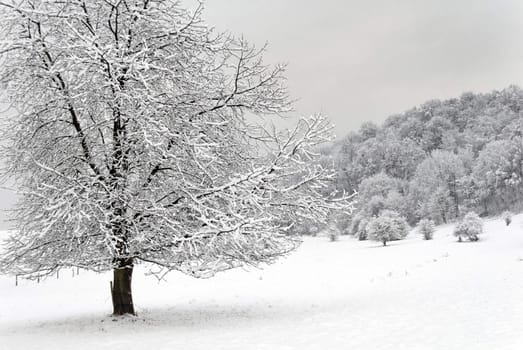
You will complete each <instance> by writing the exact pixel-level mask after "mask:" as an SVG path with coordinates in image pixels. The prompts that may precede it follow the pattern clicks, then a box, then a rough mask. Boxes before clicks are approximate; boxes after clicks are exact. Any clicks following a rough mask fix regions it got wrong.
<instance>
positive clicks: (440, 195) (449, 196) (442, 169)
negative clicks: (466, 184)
mask: <svg viewBox="0 0 523 350" xmlns="http://www.w3.org/2000/svg"><path fill="white" fill-rule="evenodd" d="M464 175H465V168H464V165H463V161H462V160H461V158H460V157H459V156H458V155H456V154H454V153H451V152H448V151H440V150H436V151H434V152H432V154H431V155H430V157H428V158H426V159H425V160H424V161H423V162H422V163H421V164H420V165H419V166H418V168H417V170H416V175H415V176H414V178H413V179H412V181H411V188H410V190H411V196H412V197H413V201H414V202H415V203H417V207H418V208H419V209H418V214H419V216H421V217H432V218H434V219H438V218H441V220H442V221H444V222H445V221H447V220H448V219H450V218H454V217H458V216H459V188H458V186H459V180H460V178H461V177H463V176H464ZM441 210H444V211H441Z"/></svg>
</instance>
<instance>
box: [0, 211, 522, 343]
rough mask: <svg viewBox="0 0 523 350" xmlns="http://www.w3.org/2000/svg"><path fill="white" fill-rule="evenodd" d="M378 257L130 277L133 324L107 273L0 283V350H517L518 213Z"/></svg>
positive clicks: (342, 251) (349, 243)
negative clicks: (115, 309) (114, 306)
mask: <svg viewBox="0 0 523 350" xmlns="http://www.w3.org/2000/svg"><path fill="white" fill-rule="evenodd" d="M485 228H486V233H485V234H484V235H483V236H482V240H481V241H480V242H477V243H457V242H456V240H455V238H454V237H452V227H451V226H447V227H440V228H439V230H438V231H437V232H436V234H435V239H434V240H433V241H423V240H422V239H421V237H420V236H419V235H417V234H414V233H412V234H411V235H410V236H409V237H408V239H406V240H404V241H400V242H393V243H391V244H390V246H388V247H385V248H384V247H381V246H380V244H379V243H375V242H358V241H355V240H352V239H350V238H347V237H342V239H341V240H340V241H339V242H334V243H331V242H329V241H328V240H327V238H325V237H318V238H309V239H306V240H305V242H304V244H303V245H302V247H301V248H300V249H299V250H298V251H297V252H296V253H294V254H293V255H291V256H290V257H289V258H287V259H284V260H282V261H280V262H279V263H278V264H275V265H272V266H269V267H266V268H265V269H264V270H249V271H246V270H236V271H229V272H226V273H222V274H220V275H218V276H216V277H215V278H213V279H210V280H196V279H192V278H189V277H186V276H183V275H181V274H177V273H172V274H170V275H168V276H167V281H166V282H160V283H158V282H157V281H156V280H155V279H154V278H153V277H146V276H144V274H143V272H142V271H140V269H138V271H136V273H135V276H134V281H133V283H134V298H135V304H136V306H137V310H138V312H139V316H138V317H136V318H133V317H127V318H123V319H115V318H113V317H111V316H109V313H110V311H111V302H110V296H109V281H110V279H111V275H110V274H104V275H97V274H94V273H88V272H86V271H80V275H78V276H74V277H73V276H72V270H64V271H61V274H60V278H59V279H56V278H50V279H47V280H45V281H41V282H40V283H36V282H27V281H21V282H20V283H19V285H18V286H15V280H14V278H7V277H0V349H6V350H7V349H23V350H28V349H75V350H82V349H111V350H116V349H149V350H153V349H184V350H192V349H205V350H209V349H213V350H215V349H242V350H243V349H268V350H269V349H270V350H276V349H329V350H330V349H373V350H377V349H394V350H403V349H445V350H449V349H460V350H465V349H473V350H480V349H488V350H493V349H496V350H505V349H523V328H522V326H523V261H522V259H523V215H519V216H516V217H514V221H513V223H512V225H511V226H509V227H506V226H505V225H504V223H502V222H501V220H489V221H487V222H486V226H485Z"/></svg>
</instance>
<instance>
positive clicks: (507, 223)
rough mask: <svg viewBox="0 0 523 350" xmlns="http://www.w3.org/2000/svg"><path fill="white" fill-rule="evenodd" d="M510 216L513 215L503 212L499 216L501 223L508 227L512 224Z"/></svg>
mask: <svg viewBox="0 0 523 350" xmlns="http://www.w3.org/2000/svg"><path fill="white" fill-rule="evenodd" d="M512 215H513V214H512V213H511V212H509V211H505V212H503V214H501V217H502V218H503V221H505V224H506V225H507V226H509V225H510V224H511V223H512Z"/></svg>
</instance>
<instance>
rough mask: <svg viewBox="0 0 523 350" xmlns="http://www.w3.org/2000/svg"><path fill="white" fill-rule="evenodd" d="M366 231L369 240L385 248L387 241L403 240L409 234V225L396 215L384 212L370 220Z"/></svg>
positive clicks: (389, 211) (392, 212)
mask: <svg viewBox="0 0 523 350" xmlns="http://www.w3.org/2000/svg"><path fill="white" fill-rule="evenodd" d="M366 230H367V234H368V237H369V238H370V239H372V240H374V241H378V242H382V243H383V245H384V246H386V245H387V242H389V241H395V240H400V239H403V238H405V237H406V236H407V234H408V233H409V225H408V224H407V220H405V218H403V217H401V216H400V215H399V214H398V213H396V212H394V211H391V210H385V211H383V212H382V213H381V215H380V216H378V217H375V218H372V219H371V220H370V222H369V224H368V225H367V226H366Z"/></svg>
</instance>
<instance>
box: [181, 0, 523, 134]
mask: <svg viewBox="0 0 523 350" xmlns="http://www.w3.org/2000/svg"><path fill="white" fill-rule="evenodd" d="M186 3H188V4H189V3H190V2H186ZM204 17H205V18H206V19H207V21H208V23H209V24H212V25H215V26H216V27H217V29H220V30H228V31H230V32H231V33H233V34H236V35H244V37H245V38H246V39H247V40H249V41H251V43H254V44H257V45H263V44H264V43H265V42H268V43H269V49H268V52H267V54H266V58H267V61H268V62H287V63H289V68H288V72H287V77H288V86H289V88H290V91H291V94H292V96H293V97H294V98H297V99H299V101H298V102H297V103H296V112H297V113H299V114H311V113H314V112H323V113H325V114H327V115H329V116H330V118H331V119H332V120H333V121H334V122H335V123H336V125H337V127H336V132H337V134H338V136H342V135H343V134H346V133H347V132H348V131H349V130H353V129H356V128H358V127H359V125H360V124H361V123H362V122H363V121H366V120H373V121H376V122H381V121H383V120H384V119H385V118H386V117H387V116H389V115H391V114H395V113H400V112H403V111H405V110H407V109H409V108H411V107H413V106H415V105H419V104H421V103H423V102H424V101H426V100H429V99H434V98H449V97H454V96H459V95H460V94H461V93H462V92H464V91H473V92H488V91H491V90H494V89H502V88H504V87H506V86H508V85H510V84H517V85H523V1H521V0H489V1H487V0H431V1H428V0H367V1H361V0H358V1H355V0H322V1H311V0H207V1H206V11H205V13H204Z"/></svg>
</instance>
